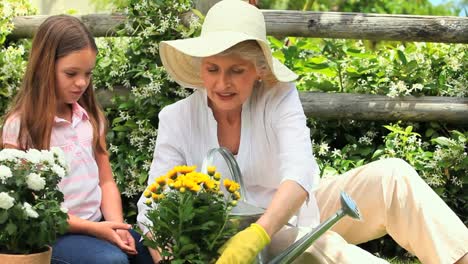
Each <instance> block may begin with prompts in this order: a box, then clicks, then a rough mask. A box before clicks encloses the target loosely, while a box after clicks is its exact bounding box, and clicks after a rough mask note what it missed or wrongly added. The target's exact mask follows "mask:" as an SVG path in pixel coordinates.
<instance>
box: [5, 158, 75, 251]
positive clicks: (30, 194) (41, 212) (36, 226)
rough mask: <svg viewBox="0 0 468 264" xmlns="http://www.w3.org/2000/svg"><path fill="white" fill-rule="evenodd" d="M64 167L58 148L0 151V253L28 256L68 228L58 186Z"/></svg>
mask: <svg viewBox="0 0 468 264" xmlns="http://www.w3.org/2000/svg"><path fill="white" fill-rule="evenodd" d="M66 168H67V165H66V163H65V159H64V156H63V153H62V152H61V150H60V149H52V150H51V151H38V150H35V149H30V150H28V151H27V152H24V151H20V150H15V149H4V150H2V151H1V152H0V183H1V185H0V252H1V253H7V254H11V253H13V254H30V253H37V252H40V251H41V250H43V249H44V248H45V247H46V246H47V245H52V244H53V243H54V242H55V239H56V238H57V236H58V235H60V234H63V233H65V231H66V230H67V229H68V222H67V218H68V215H67V211H66V209H63V208H61V203H62V202H63V194H62V192H61V191H60V190H59V189H58V183H59V182H60V180H62V177H64V176H65V175H66V174H67V173H66Z"/></svg>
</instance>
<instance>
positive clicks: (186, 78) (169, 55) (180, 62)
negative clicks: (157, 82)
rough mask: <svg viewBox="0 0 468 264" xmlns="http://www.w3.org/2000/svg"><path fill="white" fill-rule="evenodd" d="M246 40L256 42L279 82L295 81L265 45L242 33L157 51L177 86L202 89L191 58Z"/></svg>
mask: <svg viewBox="0 0 468 264" xmlns="http://www.w3.org/2000/svg"><path fill="white" fill-rule="evenodd" d="M246 40H255V41H257V43H258V44H259V45H260V47H261V49H262V51H263V54H264V55H265V58H266V60H267V62H268V64H269V67H270V69H271V70H272V73H273V75H274V76H275V77H276V79H277V80H278V81H280V82H290V81H294V80H295V79H297V75H296V74H295V73H294V72H292V71H291V70H289V69H288V68H287V67H286V66H285V65H283V64H282V63H281V62H279V61H278V60H277V59H275V58H273V57H272V55H271V51H270V47H269V46H268V43H266V42H265V41H264V40H262V39H257V38H253V37H251V36H249V35H247V34H244V33H242V32H233V31H230V32H224V31H223V32H211V33H208V34H205V35H203V36H202V37H195V38H189V39H179V40H171V41H162V42H161V43H160V46H159V52H160V55H161V61H162V63H163V66H164V67H165V69H166V71H167V72H168V73H169V74H170V75H171V77H172V78H173V79H174V80H175V81H176V82H177V83H178V84H180V85H182V86H184V87H188V88H203V81H202V80H201V78H200V68H199V62H198V61H197V60H196V59H195V58H194V57H198V58H203V57H209V56H213V55H216V54H219V53H221V52H223V51H225V50H227V49H229V48H230V47H232V46H234V45H236V44H238V43H240V42H242V41H246Z"/></svg>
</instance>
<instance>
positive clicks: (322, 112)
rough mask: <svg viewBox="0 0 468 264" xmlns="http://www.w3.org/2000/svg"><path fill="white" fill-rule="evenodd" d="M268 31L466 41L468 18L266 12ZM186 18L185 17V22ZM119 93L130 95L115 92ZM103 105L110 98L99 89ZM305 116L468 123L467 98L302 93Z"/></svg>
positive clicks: (103, 27) (112, 24)
mask: <svg viewBox="0 0 468 264" xmlns="http://www.w3.org/2000/svg"><path fill="white" fill-rule="evenodd" d="M262 11H263V13H264V16H265V22H266V26H267V33H268V34H269V35H274V36H303V37H317V38H346V39H369V40H398V41H425V42H443V43H464V44H467V43H468V18H467V17H451V16H414V15H382V14H363V13H340V12H312V11H305V12H303V11H280V10H262ZM186 17H187V14H185V15H183V16H182V18H183V19H182V20H184V18H186ZM45 18H46V16H24V17H16V18H15V19H14V25H15V27H14V30H13V33H12V34H11V35H10V37H11V38H31V37H32V36H33V33H34V32H35V30H36V29H37V27H38V26H39V25H40V23H41V22H42V21H43V20H44V19H45ZM79 18H80V19H81V20H82V21H83V22H84V23H85V24H86V25H87V26H88V27H89V28H90V30H91V31H92V33H93V34H94V35H95V36H97V37H100V36H113V35H115V29H116V28H117V26H119V25H121V24H122V23H124V22H125V17H124V16H122V15H118V14H114V15H104V14H99V15H94V14H93V15H85V16H79ZM116 92H119V93H128V91H122V88H117V89H116ZM99 93H100V95H99V97H100V98H107V99H103V101H104V103H106V100H108V98H109V97H110V95H109V94H107V91H99ZM300 97H301V102H302V104H303V107H304V111H305V113H306V115H307V116H311V117H320V118H330V119H356V120H411V121H444V122H453V123H458V124H464V125H466V124H468V98H453V97H435V96H423V97H414V96H404V97H398V98H390V97H387V96H378V95H358V94H348V93H340V94H337V93H319V92H301V93H300Z"/></svg>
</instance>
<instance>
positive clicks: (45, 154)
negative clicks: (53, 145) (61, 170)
mask: <svg viewBox="0 0 468 264" xmlns="http://www.w3.org/2000/svg"><path fill="white" fill-rule="evenodd" d="M41 161H42V162H47V163H49V164H54V163H55V162H54V153H53V152H51V151H47V150H41Z"/></svg>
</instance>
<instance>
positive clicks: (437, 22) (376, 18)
mask: <svg viewBox="0 0 468 264" xmlns="http://www.w3.org/2000/svg"><path fill="white" fill-rule="evenodd" d="M263 13H264V15H265V22H266V26H267V33H268V34H269V35H273V36H303V37H316V38H346V39H370V40H399V41H426V42H445V43H468V18H467V17H452V16H412V15H384V14H364V13H340V12H312V11H306V12H303V11H279V10H263ZM78 17H79V18H80V19H81V20H82V21H83V22H84V23H85V24H86V25H87V26H88V27H89V28H90V29H91V32H92V33H93V34H94V36H96V37H103V36H112V35H113V34H115V29H116V28H117V27H118V26H119V25H121V24H122V23H124V22H125V16H123V15H117V14H114V15H108V14H92V15H83V16H78ZM184 17H187V15H186V16H184ZM45 18H46V16H21V17H16V18H14V20H13V21H14V25H15V27H14V30H13V32H12V34H11V35H10V37H11V38H31V37H32V36H33V33H34V32H35V30H36V29H37V27H38V26H39V25H40V23H41V22H42V21H43V20H44V19H45Z"/></svg>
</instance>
